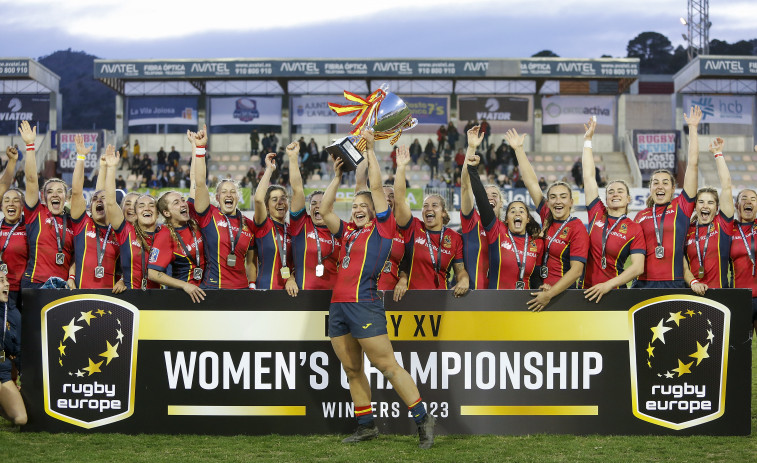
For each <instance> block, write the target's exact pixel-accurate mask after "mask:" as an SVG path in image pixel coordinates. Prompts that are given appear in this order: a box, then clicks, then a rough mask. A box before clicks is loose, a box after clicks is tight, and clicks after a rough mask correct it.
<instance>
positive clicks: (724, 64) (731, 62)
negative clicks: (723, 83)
mask: <svg viewBox="0 0 757 463" xmlns="http://www.w3.org/2000/svg"><path fill="white" fill-rule="evenodd" d="M699 73H700V74H701V75H708V76H757V58H755V57H753V58H741V57H740V58H730V57H729V58H725V57H722V58H710V57H707V58H704V57H701V56H700V57H699Z"/></svg>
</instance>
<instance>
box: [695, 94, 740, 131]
mask: <svg viewBox="0 0 757 463" xmlns="http://www.w3.org/2000/svg"><path fill="white" fill-rule="evenodd" d="M692 106H699V107H700V108H702V122H708V123H715V124H741V125H752V112H753V106H754V96H730V95H684V96H683V108H684V112H686V113H688V112H689V108H691V107H692Z"/></svg>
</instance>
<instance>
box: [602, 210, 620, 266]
mask: <svg viewBox="0 0 757 463" xmlns="http://www.w3.org/2000/svg"><path fill="white" fill-rule="evenodd" d="M625 218H626V215H625V214H623V215H621V216H620V217H618V220H616V221H615V223H614V224H612V227H610V229H609V230H608V229H607V224H608V223H609V222H610V215H609V214H608V215H607V217H605V226H604V227H603V228H602V257H605V250H606V249H607V237H608V236H610V233H612V231H613V230H615V227H617V226H618V224H619V223H620V221H621V220H623V219H625Z"/></svg>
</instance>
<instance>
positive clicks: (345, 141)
mask: <svg viewBox="0 0 757 463" xmlns="http://www.w3.org/2000/svg"><path fill="white" fill-rule="evenodd" d="M326 152H327V153H329V154H330V155H331V157H332V158H334V159H337V158H341V159H342V171H344V172H350V171H353V170H355V169H357V165H358V164H360V163H361V162H362V161H363V159H364V158H363V155H362V154H360V151H358V150H357V148H355V145H354V143H353V142H352V140H351V139H350V137H344V138H340V139H339V140H336V141H334V143H333V144H331V145H329V146H327V147H326Z"/></svg>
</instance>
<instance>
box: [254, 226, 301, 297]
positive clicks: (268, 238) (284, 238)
mask: <svg viewBox="0 0 757 463" xmlns="http://www.w3.org/2000/svg"><path fill="white" fill-rule="evenodd" d="M254 226H255V246H256V247H257V249H258V281H257V287H258V289H284V285H285V284H286V282H287V279H286V278H284V277H282V276H281V267H282V265H281V253H282V252H283V250H282V249H279V245H278V242H277V240H281V247H284V246H286V264H287V267H289V273H290V275H291V274H292V272H294V271H295V268H294V254H293V253H292V233H291V231H290V229H289V226H288V225H287V224H283V223H279V222H275V221H274V220H273V219H271V218H270V217H266V219H265V221H264V222H263V223H262V224H254ZM277 237H278V238H277Z"/></svg>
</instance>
